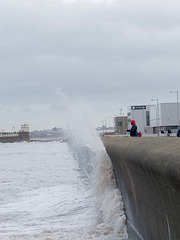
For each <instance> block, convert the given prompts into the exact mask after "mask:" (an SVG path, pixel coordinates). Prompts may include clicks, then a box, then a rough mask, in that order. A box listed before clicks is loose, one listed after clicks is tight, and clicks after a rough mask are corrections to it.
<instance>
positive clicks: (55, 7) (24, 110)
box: [0, 0, 180, 131]
mask: <svg viewBox="0 0 180 240" xmlns="http://www.w3.org/2000/svg"><path fill="white" fill-rule="evenodd" d="M179 13H180V1H179V0H158V1H157V0H131V1H130V0H117V1H116V0H87V1H85V0H84V1H82V0H63V1H62V0H31V1H27V0H13V1H12V0H0V34H1V35H0V67H1V70H0V84H1V87H0V100H1V101H0V116H1V120H0V123H1V124H0V131H1V129H3V128H4V129H6V130H8V131H10V130H11V129H12V127H13V126H14V127H15V129H16V130H19V129H18V128H20V125H21V124H22V123H28V124H29V125H30V130H35V129H46V128H52V127H55V126H56V127H65V125H66V117H65V116H66V106H65V104H64V101H63V98H62V97H61V95H60V94H59V93H58V91H57V88H61V89H62V91H63V93H64V94H65V96H66V97H67V99H69V101H70V105H71V107H72V108H74V109H77V108H80V109H82V110H83V111H85V112H86V114H88V113H89V114H90V115H91V118H93V119H94V123H95V125H96V126H100V125H101V122H100V121H102V120H104V119H105V118H107V117H109V116H114V115H118V114H119V109H120V108H121V107H122V108H123V109H124V113H126V109H127V106H129V105H138V104H140V105H143V104H152V102H151V101H150V99H151V98H158V99H159V102H175V101H176V94H170V93H169V91H171V90H175V91H177V90H178V91H180V80H179V79H180V67H179V63H180V47H179V44H180V14H179ZM80 111H81V110H80Z"/></svg>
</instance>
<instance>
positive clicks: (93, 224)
mask: <svg viewBox="0 0 180 240" xmlns="http://www.w3.org/2000/svg"><path fill="white" fill-rule="evenodd" d="M92 142H94V146H92V145H91V144H88V143H83V142H77V141H69V142H67V143H60V142H31V143H26V142H22V143H7V144H0V239H1V240H6V239H8V240H9V239H10V240H11V239H13V240H16V239H18V240H29V239H39V240H57V239H58V240H59V239H61V240H72V239H73V240H76V239H78V240H90V239H94V240H105V239H108V240H117V239H118V240H120V239H124V238H126V237H127V233H126V224H125V220H126V219H125V216H124V210H123V203H122V199H121V195H120V192H119V190H118V189H117V188H116V185H115V180H114V175H113V172H112V166H111V162H110V161H109V159H108V158H107V156H106V153H105V150H104V148H103V146H102V144H101V143H100V141H99V142H98V143H97V142H96V140H95V141H94V140H93V141H92Z"/></svg>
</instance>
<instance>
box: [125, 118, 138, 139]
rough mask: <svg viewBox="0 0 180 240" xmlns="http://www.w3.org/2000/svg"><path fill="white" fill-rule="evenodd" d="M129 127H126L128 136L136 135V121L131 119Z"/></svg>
mask: <svg viewBox="0 0 180 240" xmlns="http://www.w3.org/2000/svg"><path fill="white" fill-rule="evenodd" d="M131 125H132V127H131V129H129V130H128V129H127V132H130V136H131V137H137V134H136V133H137V126H136V122H135V121H134V120H131Z"/></svg>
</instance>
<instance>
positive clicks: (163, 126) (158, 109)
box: [150, 102, 180, 133]
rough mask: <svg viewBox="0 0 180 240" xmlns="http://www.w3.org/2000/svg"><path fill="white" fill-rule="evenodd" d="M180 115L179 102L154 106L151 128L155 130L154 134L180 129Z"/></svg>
mask: <svg viewBox="0 0 180 240" xmlns="http://www.w3.org/2000/svg"><path fill="white" fill-rule="evenodd" d="M179 113H180V104H179V103H177V102H176V103H159V104H158V105H157V104H156V105H153V106H152V107H151V109H150V116H151V118H150V121H151V123H150V126H151V127H152V128H153V133H157V132H158V131H162V130H163V131H167V130H168V129H170V130H173V129H178V127H179V125H180V122H179Z"/></svg>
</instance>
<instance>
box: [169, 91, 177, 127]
mask: <svg viewBox="0 0 180 240" xmlns="http://www.w3.org/2000/svg"><path fill="white" fill-rule="evenodd" d="M170 93H176V95H177V121H178V122H177V126H178V129H179V97H178V91H170Z"/></svg>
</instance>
